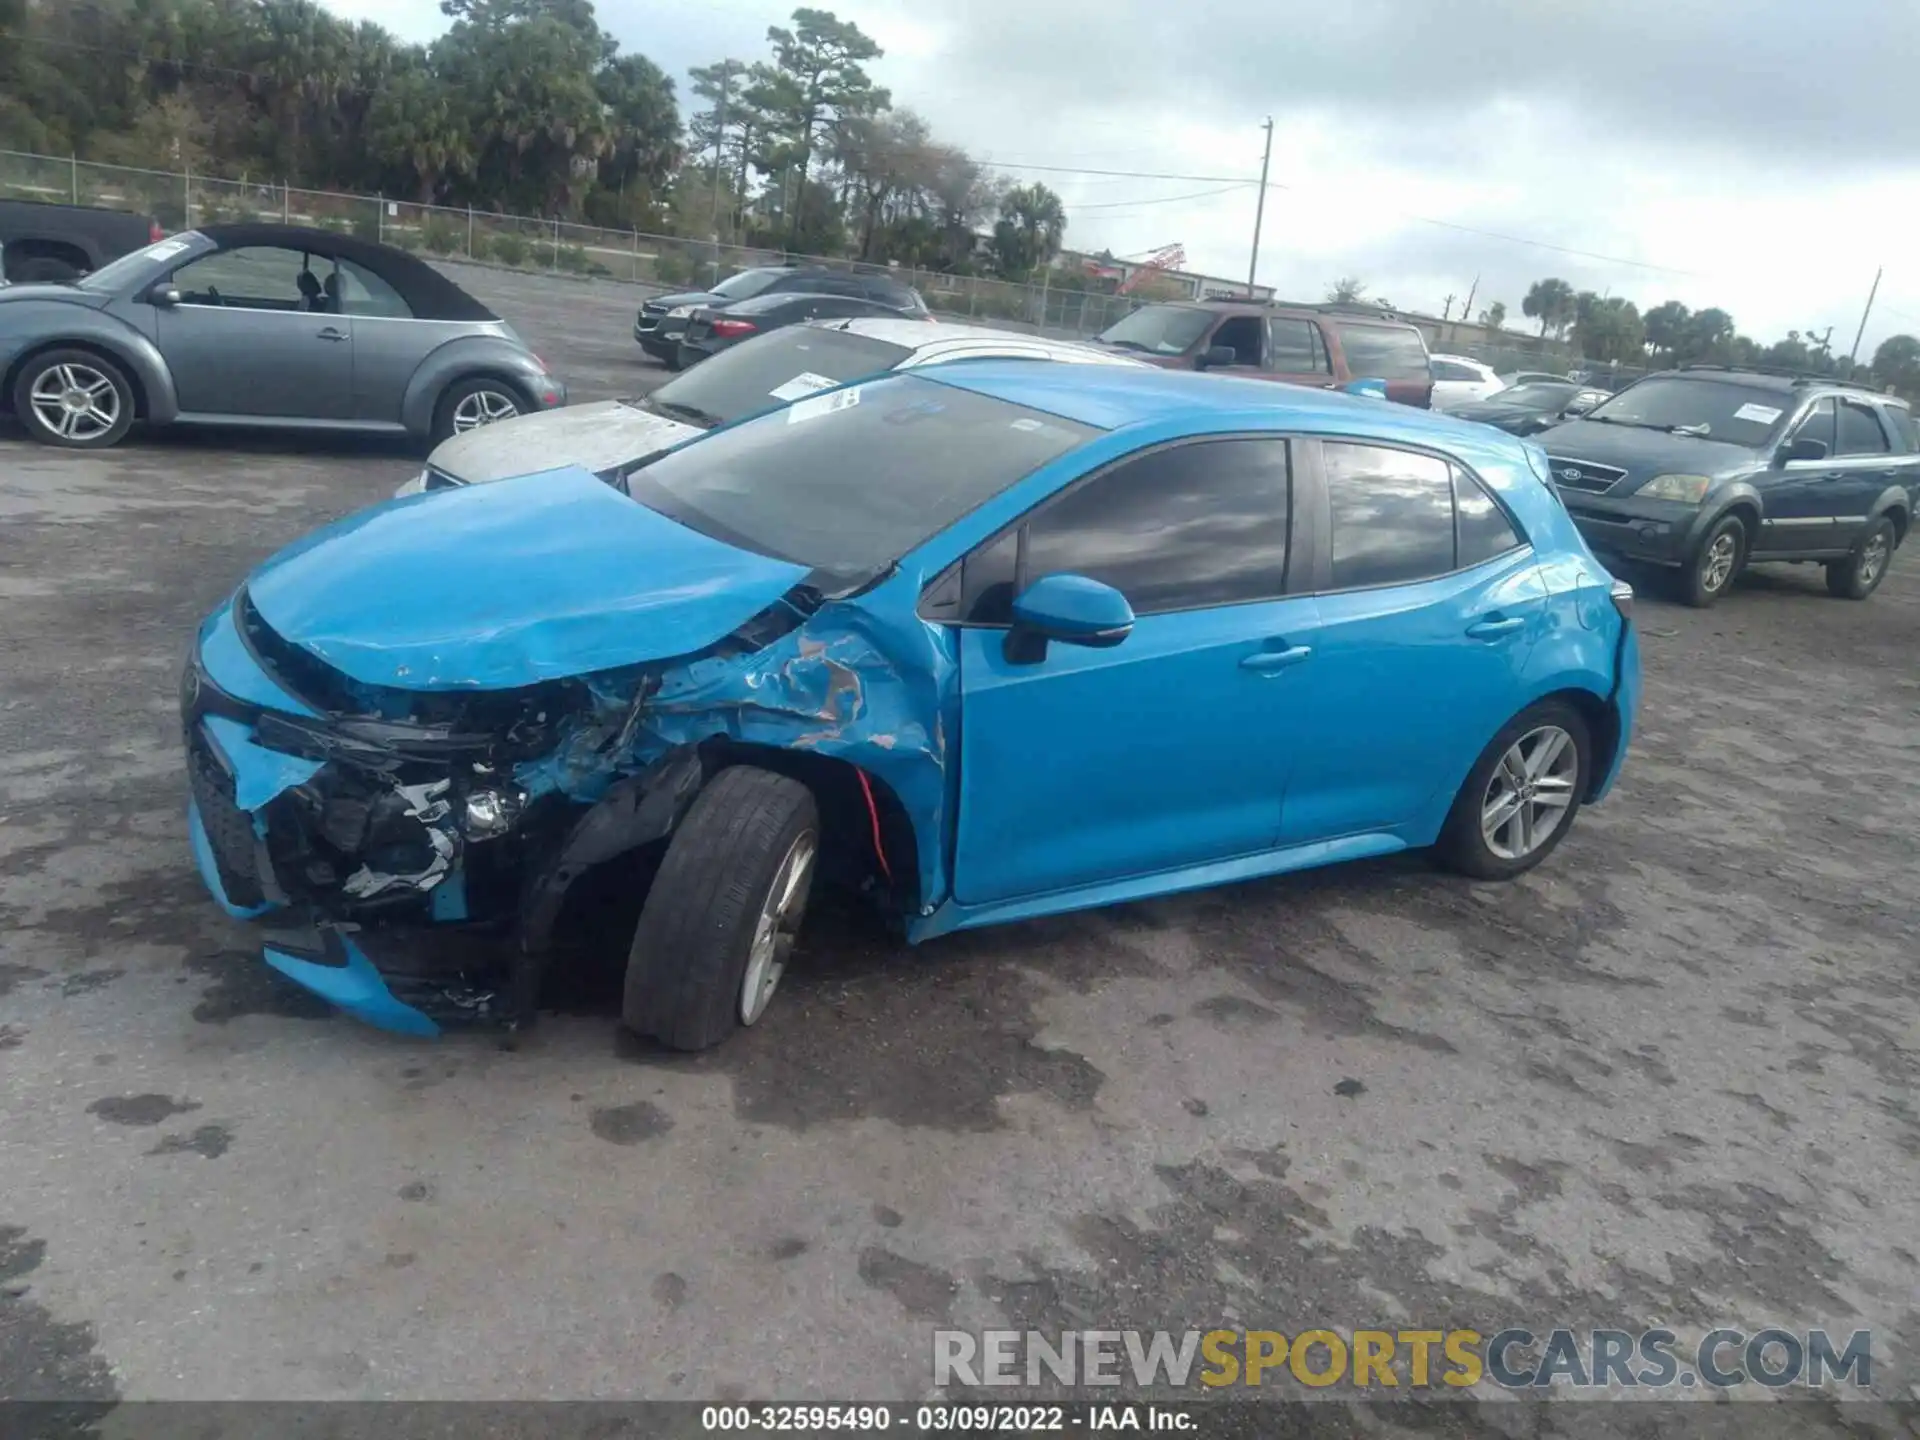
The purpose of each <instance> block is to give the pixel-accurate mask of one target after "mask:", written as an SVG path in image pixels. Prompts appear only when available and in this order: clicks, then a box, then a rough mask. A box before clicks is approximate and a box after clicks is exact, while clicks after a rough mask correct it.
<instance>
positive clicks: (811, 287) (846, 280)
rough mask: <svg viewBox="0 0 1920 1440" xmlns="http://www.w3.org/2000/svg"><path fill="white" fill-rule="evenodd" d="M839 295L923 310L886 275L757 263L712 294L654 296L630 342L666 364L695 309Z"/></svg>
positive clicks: (674, 360)
mask: <svg viewBox="0 0 1920 1440" xmlns="http://www.w3.org/2000/svg"><path fill="white" fill-rule="evenodd" d="M794 294H804V295H840V296H845V297H847V298H849V299H854V300H873V301H877V302H879V303H880V304H882V305H888V306H891V307H892V308H893V309H895V310H901V311H906V310H912V309H916V308H917V309H921V310H924V309H925V308H926V306H925V304H924V303H922V302H921V301H920V299H919V296H918V295H917V294H916V293H915V292H914V291H913V290H912V288H911V287H909V286H906V285H902V284H900V283H899V282H898V281H897V280H894V279H892V278H890V277H888V276H885V275H876V274H870V273H866V272H855V271H852V270H834V269H831V268H829V267H828V266H825V265H795V264H785V265H756V266H754V267H753V268H751V269H748V270H742V271H740V272H738V273H737V274H734V275H729V276H728V277H727V278H726V279H725V280H722V281H721V282H720V283H719V284H718V285H716V286H714V287H713V289H711V290H689V291H686V292H684V293H682V294H678V295H656V296H654V297H653V299H651V300H648V301H646V302H644V303H643V304H642V305H641V306H640V313H639V315H638V316H637V317H636V318H635V320H634V322H633V338H634V339H635V340H637V341H639V342H640V348H641V349H642V350H644V351H646V352H647V354H649V355H651V356H653V358H654V359H656V360H660V361H664V362H665V363H666V364H667V365H669V366H674V365H678V364H679V363H680V337H681V336H682V335H684V334H685V333H686V329H687V321H688V320H689V319H690V318H691V317H692V315H693V312H694V311H695V310H698V309H701V308H703V307H704V308H708V309H711V308H714V307H716V306H723V305H731V304H733V303H734V302H735V301H739V300H750V299H752V298H753V297H755V296H757V295H794Z"/></svg>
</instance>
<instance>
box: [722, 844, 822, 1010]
mask: <svg viewBox="0 0 1920 1440" xmlns="http://www.w3.org/2000/svg"><path fill="white" fill-rule="evenodd" d="M816 849H817V846H816V844H815V841H814V835H813V832H812V831H811V830H803V831H801V832H800V834H799V835H797V836H795V837H794V841H793V845H792V848H790V849H789V850H788V851H787V857H786V859H784V860H782V861H781V862H780V868H779V869H777V870H775V871H774V872H773V883H772V884H771V885H769V886H768V887H767V897H766V899H765V900H763V901H762V902H761V904H760V919H759V920H758V921H757V922H755V924H754V927H753V948H752V949H751V950H750V951H748V952H747V973H746V974H745V975H744V976H742V977H741V980H740V1023H741V1024H742V1025H751V1024H753V1022H754V1021H756V1020H758V1019H759V1018H760V1017H761V1016H762V1015H764V1014H766V1013H767V1004H768V1002H769V1001H771V1000H772V999H773V992H774V991H775V990H777V989H779V988H780V977H781V976H782V975H785V974H786V973H787V957H788V956H789V955H791V954H792V953H793V945H794V941H795V939H796V938H797V937H798V936H799V933H800V917H801V913H802V912H803V911H804V910H805V909H806V906H807V890H808V888H809V885H810V882H811V881H812V879H813V858H814V854H815V852H816Z"/></svg>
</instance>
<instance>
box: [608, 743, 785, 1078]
mask: <svg viewBox="0 0 1920 1440" xmlns="http://www.w3.org/2000/svg"><path fill="white" fill-rule="evenodd" d="M819 838H820V820H819V812H818V810H817V808H816V807H815V805H814V801H813V793H812V792H811V791H810V790H808V789H807V787H806V786H805V785H802V784H801V783H800V782H799V781H797V780H790V779H788V778H787V777H786V776H784V775H776V774H774V773H773V772H772V771H770V770H760V769H757V768H755V767H753V766H747V765H741V766H735V767H733V768H731V769H727V770H723V771H721V772H720V774H719V775H717V776H716V777H714V779H713V781H712V783H711V784H709V785H708V786H707V788H706V789H705V790H703V791H701V792H700V795H699V797H698V798H697V799H696V800H695V801H694V802H693V808H692V809H691V810H689V811H688V812H687V818H686V819H685V820H683V821H681V822H680V828H679V829H678V830H676V831H675V832H674V836H673V841H672V843H671V844H670V845H668V847H667V853H666V856H665V858H664V859H662V860H661V862H660V869H659V872H658V873H657V874H656V875H655V876H654V880H653V886H652V888H651V889H650V890H649V891H648V893H647V903H646V905H645V906H644V907H643V908H642V909H641V911H640V923H639V925H638V926H636V927H635V929H634V934H633V949H632V951H631V952H630V953H629V954H628V956H627V975H626V987H625V994H624V995H623V997H622V1001H621V1006H620V1015H621V1018H622V1019H623V1020H624V1021H625V1022H626V1024H627V1027H628V1028H629V1029H631V1030H633V1031H635V1032H636V1033H638V1034H641V1035H649V1036H652V1037H653V1038H654V1039H656V1040H658V1041H660V1042H661V1043H662V1044H663V1045H667V1046H669V1047H671V1048H672V1049H675V1050H705V1049H707V1048H708V1047H709V1046H713V1045H718V1044H719V1043H720V1042H721V1041H722V1040H725V1039H726V1038H727V1037H728V1036H729V1035H731V1034H733V1032H734V1031H735V1030H737V1029H739V1028H740V1027H741V1025H742V1024H749V1023H752V1022H751V1021H750V1020H746V1019H745V1018H744V1017H743V1016H742V1013H741V1011H742V1008H743V1007H742V1003H741V1002H742V988H743V985H744V983H745V981H746V979H747V971H748V962H749V959H750V958H751V953H752V949H753V942H754V934H755V930H756V927H757V925H758V923H759V920H760V916H761V912H762V910H763V908H764V907H765V905H766V904H767V903H768V900H769V897H770V894H771V892H772V890H773V888H774V885H775V882H776V881H778V880H780V879H781V877H782V875H783V874H784V872H785V870H786V865H787V861H788V859H789V857H790V856H791V855H792V854H793V853H794V852H795V849H796V847H798V846H799V845H800V844H801V843H802V841H803V840H810V841H811V843H812V845H813V853H814V855H815V856H817V855H818V851H819ZM812 883H813V869H812V865H811V863H809V866H808V870H807V873H806V876H805V878H804V880H803V881H802V882H801V886H800V890H799V894H798V909H797V911H795V912H794V913H793V914H792V917H791V919H790V921H789V922H788V924H787V925H786V926H785V927H783V931H784V934H785V935H786V937H787V938H786V940H785V941H784V942H782V943H783V944H785V945H787V946H788V947H790V945H791V937H792V935H793V934H794V933H795V932H797V931H798V929H799V926H800V923H801V921H802V920H803V919H804V918H805V914H806V905H807V899H808V892H809V891H810V889H811V886H812ZM776 983H777V981H776ZM753 1018H754V1019H758V1018H759V1017H758V1015H755V1016H754V1017H753Z"/></svg>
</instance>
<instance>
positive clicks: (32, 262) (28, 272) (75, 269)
mask: <svg viewBox="0 0 1920 1440" xmlns="http://www.w3.org/2000/svg"><path fill="white" fill-rule="evenodd" d="M81 273H82V272H81V269H80V267H79V266H78V265H74V264H72V263H70V262H68V261H65V260H60V259H56V258H55V257H54V256H52V255H35V256H32V257H30V258H29V259H26V260H22V261H21V262H20V263H19V264H17V265H15V266H14V267H13V268H12V269H11V270H9V271H8V272H7V278H8V279H9V280H11V281H13V283H14V284H16V285H64V284H65V283H66V282H67V281H69V280H78V279H79V278H80V276H81Z"/></svg>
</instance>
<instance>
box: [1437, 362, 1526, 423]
mask: <svg viewBox="0 0 1920 1440" xmlns="http://www.w3.org/2000/svg"><path fill="white" fill-rule="evenodd" d="M1431 363H1432V367H1433V408H1434V409H1435V410H1451V409H1452V408H1453V407H1454V406H1456V405H1466V404H1469V403H1471V402H1472V401H1475V400H1484V399H1486V398H1487V397H1488V396H1489V395H1492V394H1494V393H1495V392H1496V391H1500V390H1504V389H1506V388H1507V385H1506V381H1504V380H1502V379H1501V378H1500V377H1499V376H1498V375H1496V374H1494V373H1493V367H1492V366H1491V365H1482V364H1481V363H1480V362H1479V361H1478V360H1472V359H1469V358H1468V357H1467V356H1465V355H1435V356H1433V357H1432V359H1431Z"/></svg>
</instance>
